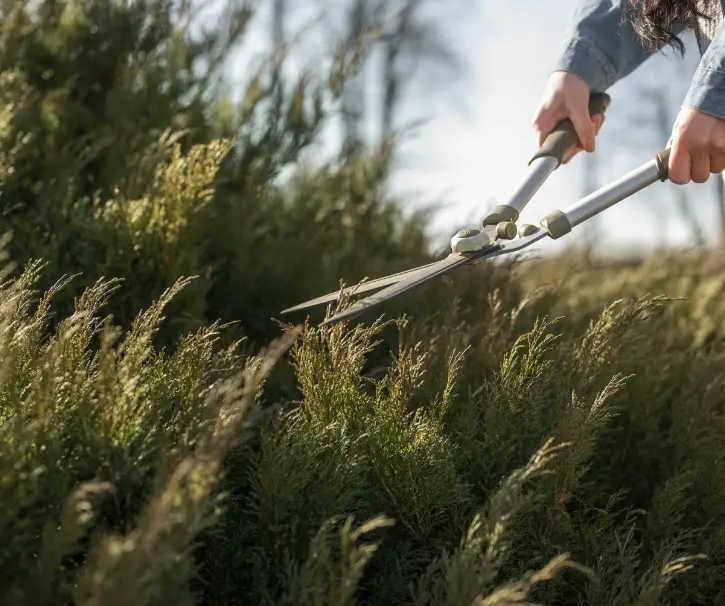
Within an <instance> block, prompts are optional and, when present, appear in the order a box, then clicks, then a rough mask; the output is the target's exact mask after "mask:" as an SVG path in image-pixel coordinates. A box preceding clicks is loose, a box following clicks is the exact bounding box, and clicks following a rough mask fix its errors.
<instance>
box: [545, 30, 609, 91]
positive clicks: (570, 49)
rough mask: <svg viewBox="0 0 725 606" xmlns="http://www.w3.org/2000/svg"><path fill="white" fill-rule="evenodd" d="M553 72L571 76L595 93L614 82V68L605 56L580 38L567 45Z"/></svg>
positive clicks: (593, 45)
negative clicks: (565, 73)
mask: <svg viewBox="0 0 725 606" xmlns="http://www.w3.org/2000/svg"><path fill="white" fill-rule="evenodd" d="M554 71H555V72H556V71H562V72H568V73H570V74H573V75H574V76H576V77H577V78H579V79H580V80H582V81H584V82H585V83H586V84H587V86H589V88H590V89H591V90H592V91H595V92H604V91H605V90H606V89H608V88H609V87H610V86H611V85H612V84H613V83H614V82H615V81H616V72H615V70H614V66H613V65H612V63H611V62H610V61H609V59H608V58H607V57H606V55H605V54H604V53H603V52H602V51H601V50H599V48H598V47H597V46H596V45H595V44H593V43H592V42H590V41H589V40H586V39H585V38H580V37H575V38H573V39H572V40H571V41H570V42H569V44H567V46H566V48H565V49H564V52H563V53H562V55H561V57H560V58H559V61H558V62H557V63H556V66H555V68H554Z"/></svg>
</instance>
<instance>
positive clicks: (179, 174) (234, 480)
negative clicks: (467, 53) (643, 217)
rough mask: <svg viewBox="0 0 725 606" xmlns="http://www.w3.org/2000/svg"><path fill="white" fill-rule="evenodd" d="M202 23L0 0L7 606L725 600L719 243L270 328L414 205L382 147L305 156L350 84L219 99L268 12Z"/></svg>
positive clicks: (542, 270) (155, 9)
mask: <svg viewBox="0 0 725 606" xmlns="http://www.w3.org/2000/svg"><path fill="white" fill-rule="evenodd" d="M196 8H198V7H192V6H190V5H187V4H185V3H181V2H161V1H159V0H148V1H137V2H127V3H117V2H109V1H108V0H87V1H85V2H66V3H57V2H54V1H50V0H45V1H43V0H41V1H39V2H34V3H30V2H26V1H22V0H18V1H13V2H4V3H2V4H0V12H1V14H2V17H3V19H2V22H1V23H0V49H1V50H2V53H0V210H1V211H2V216H3V221H4V226H5V227H6V228H7V229H8V230H9V232H11V233H12V239H11V240H9V241H6V242H4V246H5V248H4V250H5V251H6V252H7V258H4V259H3V262H4V263H5V265H4V266H3V268H4V269H3V273H2V276H0V503H1V504H2V507H0V603H2V604H12V605H16V604H23V605H26V604H27V605H29V606H32V605H34V604H38V605H39V604H43V605H45V604H78V605H82V604H83V605H104V606H112V605H114V604H119V605H120V604H124V605H125V604H139V605H143V604H149V605H150V604H182V605H183V604H229V603H237V602H239V601H240V600H242V599H246V600H245V601H249V602H251V603H255V604H301V605H305V604H315V605H328V604H329V605H333V604H335V605H342V604H390V603H393V604H415V605H421V606H422V605H443V604H446V605H457V604H467V605H470V604H478V605H481V606H483V605H494V604H525V603H532V602H536V603H548V604H593V605H613V604H639V605H642V606H644V605H652V604H687V603H722V602H725V595H723V589H722V588H723V587H724V586H725V568H724V567H723V562H724V558H725V505H723V503H725V499H724V498H723V497H724V496H725V456H724V455H723V453H724V452H725V438H724V437H723V436H725V431H723V430H724V429H725V396H724V395H723V394H725V384H724V380H723V375H722V372H721V369H722V365H723V363H724V362H725V304H723V297H722V293H723V289H725V265H723V262H722V259H721V255H718V254H712V253H706V252H697V253H691V254H687V255H683V254H679V255H671V256H669V257H667V256H658V257H657V258H652V259H644V260H641V261H638V260H627V261H619V262H618V261H614V260H608V261H603V260H593V259H591V258H590V257H588V256H585V255H581V254H578V253H577V252H576V251H574V252H572V253H570V254H568V255H564V256H562V257H559V258H555V259H549V260H545V261H526V262H521V261H518V260H514V261H510V262H506V263H502V262H496V263H491V264H484V265H479V266H476V267H472V268H469V269H468V270H466V271H461V272H460V274H459V275H457V276H454V277H452V278H446V279H441V280H440V281H438V282H434V283H431V284H429V285H426V286H425V287H423V288H421V289H420V290H418V291H416V292H415V293H409V294H407V295H405V296H402V297H400V299H399V300H398V301H394V302H391V303H390V304H388V305H386V306H384V307H383V308H381V309H379V310H375V311H374V312H371V313H369V314H367V315H366V316H364V317H363V318H361V320H360V321H358V322H356V323H354V324H352V325H338V326H334V327H332V328H325V329H317V328H314V327H313V326H314V324H313V323H312V322H311V321H308V322H305V323H304V324H303V325H301V326H296V327H293V326H284V325H279V324H278V323H276V322H275V321H274V318H275V317H276V316H277V315H278V312H279V310H281V309H283V308H285V307H287V306H288V305H291V304H294V303H297V302H299V301H301V300H304V299H307V298H309V297H312V296H315V295H318V294H320V293H321V292H325V291H327V290H331V289H334V288H335V287H336V286H337V285H338V279H339V278H340V277H343V276H344V277H345V278H346V279H347V280H348V281H349V282H354V281H357V280H360V279H362V278H364V277H366V276H367V277H372V276H377V275H381V274H384V273H388V272H394V271H398V270H402V269H405V268H409V267H411V266H413V265H415V264H419V263H424V262H427V261H429V260H431V259H432V258H433V257H434V256H435V255H433V254H432V253H431V250H430V242H429V240H428V238H427V236H426V226H427V216H426V214H425V213H418V214H415V213H409V212H404V209H403V208H402V201H400V200H393V199H391V198H390V196H389V195H388V194H387V193H386V185H387V181H386V175H387V173H388V171H387V167H388V162H389V157H387V156H386V155H381V156H372V155H362V154H361V155H356V156H355V157H354V158H353V157H347V158H345V159H343V160H340V161H338V162H330V163H328V164H317V165H314V164H311V163H309V162H307V161H305V160H304V159H303V152H304V151H305V150H307V149H308V148H309V147H310V146H311V144H312V143H314V142H315V141H316V140H317V139H318V136H319V132H320V129H321V128H322V126H323V125H324V124H325V123H326V120H327V119H328V118H329V115H330V113H329V112H332V111H333V109H331V108H334V106H333V105H332V101H331V94H330V91H329V90H328V89H327V87H329V82H338V83H339V78H340V77H342V76H341V75H340V74H337V73H334V70H335V69H339V66H338V67H334V65H333V68H332V70H333V73H328V74H323V73H321V71H322V70H319V72H320V73H318V72H314V73H303V74H302V75H300V76H299V77H297V78H289V77H286V78H280V74H281V70H280V62H282V63H284V60H285V59H284V56H283V57H282V58H281V59H279V58H275V60H274V61H271V62H263V64H262V66H261V67H260V68H259V70H258V71H257V72H256V73H251V74H249V78H248V86H247V89H246V90H245V91H243V94H242V95H241V96H240V100H239V101H235V100H233V99H232V98H231V97H229V96H228V95H225V94H224V93H223V87H222V86H221V84H220V80H218V79H217V78H216V76H215V74H219V73H220V70H221V68H222V67H223V65H224V64H225V61H226V60H227V58H228V56H229V53H230V52H231V51H232V50H233V49H234V48H236V46H235V45H237V44H238V43H240V42H241V41H242V40H243V37H244V33H245V28H246V27H247V26H248V24H249V22H250V19H251V18H252V14H253V8H254V6H252V5H251V4H250V5H242V6H241V7H240V6H236V5H230V7H228V8H229V10H228V11H226V12H225V11H222V16H221V17H219V19H220V21H219V22H217V23H216V24H212V25H211V26H210V27H209V28H207V29H206V30H201V29H200V28H196V29H198V30H199V31H198V32H197V33H195V31H196V30H193V31H192V29H190V28H191V24H194V25H199V23H200V17H199V16H198V14H197V13H196V12H195V11H196ZM231 9H234V10H233V11H232V10H231ZM230 11H231V12H230ZM343 42H344V41H343ZM342 47H343V49H344V48H347V47H354V45H350V44H348V45H347V46H346V45H345V44H344V43H343V44H342ZM340 63H341V64H342V65H346V62H345V61H340ZM347 304H348V302H347V301H342V302H340V305H347ZM323 313H325V312H324V310H315V311H314V312H312V313H311V317H312V319H314V320H317V319H319V318H320V317H321V316H322V314H323ZM383 313H384V314H385V317H386V318H394V319H395V320H394V321H383V320H381V319H378V318H377V316H378V315H380V314H383ZM404 314H405V315H404ZM293 320H301V318H293ZM721 422H723V424H722V425H721Z"/></svg>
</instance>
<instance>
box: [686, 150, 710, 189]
mask: <svg viewBox="0 0 725 606" xmlns="http://www.w3.org/2000/svg"><path fill="white" fill-rule="evenodd" d="M690 178H691V179H692V180H693V181H694V182H695V183H705V181H707V180H708V179H709V178H710V156H709V155H708V153H707V152H706V151H692V152H691V153H690Z"/></svg>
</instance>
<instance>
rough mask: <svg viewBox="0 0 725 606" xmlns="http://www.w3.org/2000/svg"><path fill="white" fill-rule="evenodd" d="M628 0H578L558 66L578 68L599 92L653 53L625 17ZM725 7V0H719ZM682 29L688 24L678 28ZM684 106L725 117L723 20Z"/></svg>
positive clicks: (706, 52) (572, 70)
mask: <svg viewBox="0 0 725 606" xmlns="http://www.w3.org/2000/svg"><path fill="white" fill-rule="evenodd" d="M627 1H628V0H579V2H578V6H577V10H576V15H575V19H574V33H573V35H572V36H571V39H570V40H569V43H568V44H567V46H566V49H565V50H564V52H563V54H562V56H561V57H560V59H559V61H558V63H557V65H556V69H557V70H566V71H570V72H573V73H574V74H576V75H577V76H579V77H580V78H582V79H583V80H584V81H585V82H586V83H587V84H588V85H589V87H590V88H591V90H592V91H595V92H604V91H605V90H606V89H607V88H609V87H610V86H612V85H613V84H615V83H616V82H617V81H618V80H620V79H622V78H624V77H625V76H627V75H629V74H630V73H632V72H633V71H634V70H635V69H636V68H637V67H639V66H640V65H641V64H642V63H644V62H645V60H646V59H647V58H649V57H650V55H651V54H652V53H651V52H650V51H649V50H647V49H646V48H645V46H644V44H643V43H642V41H641V40H640V39H639V37H638V36H637V34H636V32H635V31H634V28H633V26H632V24H631V23H629V21H628V20H625V19H624V18H623V16H624V14H623V10H624V9H623V6H622V4H623V3H626V2H627ZM720 4H721V5H722V6H723V7H724V8H725V0H720ZM675 31H676V33H678V34H680V33H682V32H683V31H685V27H679V28H676V29H675ZM683 105H684V106H688V107H693V108H695V109H699V110H700V111H703V112H705V113H708V114H712V115H714V116H718V117H721V118H725V27H723V25H722V22H721V23H720V24H719V25H718V28H717V30H716V33H715V37H714V39H713V40H712V42H711V43H710V45H709V46H708V47H707V50H706V51H705V52H704V54H703V55H702V57H701V59H700V63H699V65H698V67H697V70H696V71H695V74H694V76H693V78H692V82H691V84H690V88H689V90H688V92H687V96H686V97H685V100H684V102H683Z"/></svg>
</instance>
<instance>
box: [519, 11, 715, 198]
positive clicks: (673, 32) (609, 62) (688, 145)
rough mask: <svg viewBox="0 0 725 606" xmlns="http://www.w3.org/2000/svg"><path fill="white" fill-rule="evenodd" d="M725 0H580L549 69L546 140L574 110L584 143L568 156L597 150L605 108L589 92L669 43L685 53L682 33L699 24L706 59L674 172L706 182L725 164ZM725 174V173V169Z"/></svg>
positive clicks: (541, 129) (543, 117)
mask: <svg viewBox="0 0 725 606" xmlns="http://www.w3.org/2000/svg"><path fill="white" fill-rule="evenodd" d="M724 8H725V0H578V6H577V9H576V13H575V18H574V31H573V34H572V36H571V38H570V39H569V41H568V44H567V45H566V47H565V49H564V51H563V53H562V54H561V56H560V58H559V61H558V63H557V64H556V66H555V69H554V70H553V71H552V73H551V74H550V77H549V80H548V82H547V85H546V88H545V91H544V95H543V98H542V100H541V102H540V104H539V106H538V109H537V111H536V115H535V117H534V123H533V127H534V133H535V135H536V139H537V144H538V145H541V144H542V143H543V141H544V139H545V138H546V136H547V135H548V134H549V133H550V132H551V131H552V130H553V128H554V127H555V126H556V124H557V123H558V122H560V121H561V120H563V119H565V118H569V119H570V120H571V122H572V124H573V125H574V129H575V130H576V132H577V135H578V137H579V141H580V144H579V145H578V146H577V147H576V148H575V149H574V150H573V152H572V153H570V154H569V155H568V157H566V158H564V161H565V162H568V161H569V160H570V159H571V158H572V157H573V156H574V155H575V154H577V153H579V152H581V151H582V150H585V151H587V152H592V151H594V148H595V138H596V136H597V135H598V133H599V130H600V129H601V127H602V124H603V122H604V118H603V116H602V115H599V116H595V117H594V118H591V117H590V116H589V111H588V103H589V95H590V93H592V92H604V91H605V90H606V89H608V88H609V87H611V86H612V85H613V84H615V83H616V82H617V81H619V80H621V79H622V78H625V77H627V76H628V75H629V74H631V73H632V72H633V71H634V70H635V69H636V68H637V67H639V66H640V65H641V64H642V63H644V61H645V60H646V59H647V58H649V57H650V56H651V55H653V54H655V53H657V52H660V51H661V50H662V49H664V48H665V47H672V48H674V49H675V50H676V51H678V52H679V53H680V54H684V51H685V47H684V43H683V42H682V40H681V37H680V36H681V34H682V33H683V32H684V31H685V30H686V29H687V28H692V29H693V30H694V32H695V36H696V39H697V43H698V47H699V51H700V61H699V65H698V67H697V69H696V71H695V73H694V75H693V78H692V81H691V83H690V87H689V89H688V92H687V95H686V97H685V99H684V100H683V103H682V106H681V108H680V111H679V114H678V115H677V119H676V120H675V123H674V125H673V127H672V134H671V137H670V140H669V141H668V143H667V147H669V148H670V159H669V167H668V168H669V178H670V180H671V181H672V182H673V183H676V184H678V185H684V184H687V183H689V182H690V181H694V182H696V183H704V182H705V181H707V180H708V178H709V177H710V175H711V174H715V173H721V174H723V171H725V26H722V22H723V10H724ZM724 178H725V175H724Z"/></svg>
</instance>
